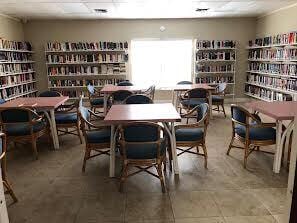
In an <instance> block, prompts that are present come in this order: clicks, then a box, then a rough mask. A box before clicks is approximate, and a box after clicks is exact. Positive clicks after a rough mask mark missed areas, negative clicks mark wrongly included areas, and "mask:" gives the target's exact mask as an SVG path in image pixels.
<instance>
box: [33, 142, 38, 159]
mask: <svg viewBox="0 0 297 223" xmlns="http://www.w3.org/2000/svg"><path fill="white" fill-rule="evenodd" d="M36 141H37V140H36V138H32V150H33V154H34V156H35V159H36V160H38V152H37V144H36Z"/></svg>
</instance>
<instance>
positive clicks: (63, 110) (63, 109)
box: [56, 102, 77, 113]
mask: <svg viewBox="0 0 297 223" xmlns="http://www.w3.org/2000/svg"><path fill="white" fill-rule="evenodd" d="M76 108H77V103H75V102H74V103H71V104H66V105H60V106H59V107H58V108H57V109H56V112H59V113H67V112H70V111H73V109H76Z"/></svg>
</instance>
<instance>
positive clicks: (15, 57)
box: [0, 52, 31, 62]
mask: <svg viewBox="0 0 297 223" xmlns="http://www.w3.org/2000/svg"><path fill="white" fill-rule="evenodd" d="M28 60H31V55H30V54H27V53H19V52H0V61H4V62H5V61H28Z"/></svg>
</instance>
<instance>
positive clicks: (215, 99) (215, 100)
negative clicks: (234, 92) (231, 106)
mask: <svg viewBox="0 0 297 223" xmlns="http://www.w3.org/2000/svg"><path fill="white" fill-rule="evenodd" d="M211 100H212V102H221V101H223V100H224V98H223V97H222V96H218V95H213V96H212V97H211Z"/></svg>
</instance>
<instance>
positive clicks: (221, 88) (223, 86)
mask: <svg viewBox="0 0 297 223" xmlns="http://www.w3.org/2000/svg"><path fill="white" fill-rule="evenodd" d="M226 88H227V83H225V82H223V83H219V85H218V92H219V93H223V92H225V90H226Z"/></svg>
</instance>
